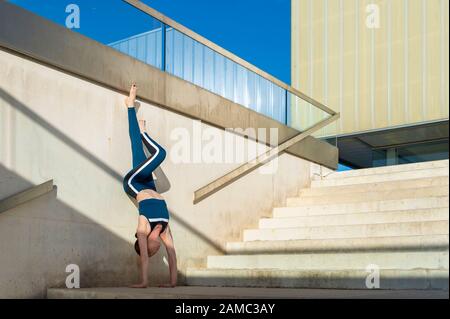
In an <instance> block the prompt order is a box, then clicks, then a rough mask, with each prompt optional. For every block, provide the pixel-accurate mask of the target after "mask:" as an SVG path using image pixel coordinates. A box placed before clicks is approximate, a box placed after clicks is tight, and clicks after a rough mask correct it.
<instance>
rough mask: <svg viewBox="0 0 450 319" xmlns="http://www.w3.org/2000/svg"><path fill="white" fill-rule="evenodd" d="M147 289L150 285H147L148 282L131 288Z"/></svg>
mask: <svg viewBox="0 0 450 319" xmlns="http://www.w3.org/2000/svg"><path fill="white" fill-rule="evenodd" d="M147 287H148V283H146V282H143V283H140V284H136V285H131V286H130V288H147Z"/></svg>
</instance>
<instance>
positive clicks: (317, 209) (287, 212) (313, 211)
mask: <svg viewBox="0 0 450 319" xmlns="http://www.w3.org/2000/svg"><path fill="white" fill-rule="evenodd" d="M443 207H445V208H448V207H449V197H448V196H439V197H419V198H406V199H392V200H376V201H371V202H359V203H358V202H356V203H341V204H325V205H320V204H319V205H309V206H300V207H297V206H292V207H276V208H274V211H273V216H274V217H295V216H310V215H331V214H344V213H358V212H359V213H370V212H380V211H399V210H414V209H428V208H443Z"/></svg>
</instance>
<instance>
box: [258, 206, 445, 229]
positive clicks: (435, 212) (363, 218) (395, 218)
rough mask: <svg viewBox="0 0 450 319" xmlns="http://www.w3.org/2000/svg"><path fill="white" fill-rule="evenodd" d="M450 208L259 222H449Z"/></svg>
mask: <svg viewBox="0 0 450 319" xmlns="http://www.w3.org/2000/svg"><path fill="white" fill-rule="evenodd" d="M448 219H449V214H448V208H434V209H428V210H405V211H397V212H395V214H393V213H392V212H376V213H370V214H361V213H354V214H336V215H326V217H324V216H321V215H319V216H302V217H290V218H289V217H287V218H263V219H260V220H259V228H293V227H317V226H332V225H335V226H338V225H364V224H385V223H405V222H421V221H438V220H448Z"/></svg>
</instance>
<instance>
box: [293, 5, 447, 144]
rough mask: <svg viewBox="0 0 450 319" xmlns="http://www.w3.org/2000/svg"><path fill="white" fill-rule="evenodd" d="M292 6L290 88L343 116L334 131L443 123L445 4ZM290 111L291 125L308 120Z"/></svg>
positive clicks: (299, 110) (303, 110)
mask: <svg viewBox="0 0 450 319" xmlns="http://www.w3.org/2000/svg"><path fill="white" fill-rule="evenodd" d="M291 2H292V86H293V87H295V88H297V89H299V90H301V91H302V92H305V93H306V94H308V95H310V96H312V97H313V98H315V99H317V100H319V101H321V102H323V103H324V104H326V105H327V106H329V107H330V108H332V109H334V110H336V111H338V112H340V113H341V120H340V121H339V123H338V125H337V127H336V130H337V132H338V133H340V134H346V133H352V132H358V131H365V130H373V129H381V128H386V127H392V126H397V125H405V124H413V123H420V122H426V121H432V120H438V119H447V118H448V112H449V90H448V85H449V84H448V83H449V24H448V22H449V0H391V1H388V0H370V1H369V0H292V1H291ZM370 4H376V5H377V6H378V8H379V18H380V23H379V28H369V27H368V26H367V24H366V19H367V17H368V16H369V15H370V13H368V12H366V9H367V6H368V5H370ZM292 108H293V110H292V121H293V124H294V126H298V127H301V126H302V124H301V123H302V121H303V122H304V121H305V120H304V119H305V118H309V119H311V112H312V111H310V110H309V108H307V107H304V106H303V107H301V105H300V107H299V105H298V103H293V106H292ZM335 132H336V131H335V127H333V125H331V126H330V127H328V128H326V129H325V130H323V131H322V132H320V134H321V135H331V134H334V133H335Z"/></svg>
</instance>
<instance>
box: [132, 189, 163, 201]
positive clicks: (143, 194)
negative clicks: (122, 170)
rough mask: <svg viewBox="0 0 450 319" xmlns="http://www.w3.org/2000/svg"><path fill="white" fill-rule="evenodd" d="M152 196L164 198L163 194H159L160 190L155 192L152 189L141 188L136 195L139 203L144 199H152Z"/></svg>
mask: <svg viewBox="0 0 450 319" xmlns="http://www.w3.org/2000/svg"><path fill="white" fill-rule="evenodd" d="M151 198H155V199H164V197H162V196H161V194H159V193H158V192H155V191H154V190H152V189H144V190H141V191H140V192H139V193H138V194H137V196H136V200H137V201H138V203H139V202H141V201H143V200H146V199H151Z"/></svg>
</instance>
